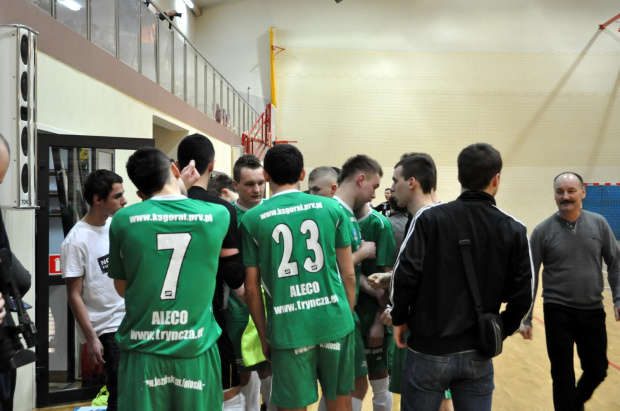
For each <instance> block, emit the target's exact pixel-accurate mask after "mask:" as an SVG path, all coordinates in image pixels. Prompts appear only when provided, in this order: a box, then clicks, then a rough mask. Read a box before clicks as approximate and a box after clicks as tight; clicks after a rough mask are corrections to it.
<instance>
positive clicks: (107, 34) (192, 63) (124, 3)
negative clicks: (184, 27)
mask: <svg viewBox="0 0 620 411" xmlns="http://www.w3.org/2000/svg"><path fill="white" fill-rule="evenodd" d="M28 2H29V3H31V4H34V5H35V6H37V7H39V8H40V9H42V10H44V11H45V12H47V13H49V14H50V15H51V16H52V17H54V18H56V20H58V21H60V22H61V23H63V24H64V25H66V26H67V27H69V28H70V29H72V30H73V31H75V32H76V33H78V34H80V35H81V36H83V37H85V38H87V39H88V40H90V41H91V42H92V43H94V44H96V45H98V46H99V47H101V48H102V49H104V50H106V51H107V52H108V53H110V54H112V55H113V56H115V57H116V58H118V59H120V60H121V61H123V62H124V63H125V64H127V65H128V66H130V67H132V68H133V69H134V70H136V71H138V72H140V73H142V75H144V76H146V77H148V78H149V79H151V80H152V81H154V82H155V83H157V84H159V85H160V86H161V87H163V88H165V89H166V90H168V91H169V92H171V93H173V94H174V95H176V96H177V97H179V98H180V99H182V100H184V101H185V102H187V103H188V104H189V105H191V106H192V107H195V108H196V109H198V110H199V111H200V112H202V113H204V114H206V115H207V116H209V117H210V118H212V119H214V120H215V121H217V122H218V123H220V124H222V125H223V126H225V127H227V128H229V129H230V130H231V131H233V132H234V133H235V134H237V135H239V136H241V135H242V134H243V133H247V132H248V131H249V129H250V128H251V127H252V125H253V124H254V123H255V122H256V120H257V119H258V118H259V116H260V114H259V113H258V112H257V111H256V110H254V109H253V108H252V107H251V106H250V104H249V102H248V101H247V100H246V99H244V98H243V97H242V96H241V94H240V93H239V92H237V91H236V90H235V89H234V88H233V86H232V85H231V84H230V83H229V82H228V81H226V79H225V78H224V76H222V75H221V74H220V73H219V72H218V71H217V70H216V69H215V68H214V67H213V66H212V65H211V64H209V62H208V61H207V59H206V58H205V57H204V56H203V55H202V54H201V53H200V52H199V51H198V50H197V49H196V47H194V46H193V45H192V43H191V42H190V41H189V39H188V38H187V37H186V36H185V35H184V34H183V33H182V32H181V31H180V30H179V29H178V28H177V27H176V26H175V24H174V22H173V21H171V20H170V19H169V18H168V16H166V13H165V11H163V10H159V9H158V8H157V6H156V5H154V4H153V3H150V6H149V5H148V4H146V3H148V2H144V1H139V0H28ZM184 18H185V17H184Z"/></svg>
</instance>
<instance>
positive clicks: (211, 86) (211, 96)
mask: <svg viewBox="0 0 620 411" xmlns="http://www.w3.org/2000/svg"><path fill="white" fill-rule="evenodd" d="M206 72H207V80H206V83H207V87H206V89H207V90H206V91H205V93H206V94H207V103H206V104H207V116H209V117H210V118H215V79H214V76H215V74H214V72H213V67H211V66H209V65H207V68H206Z"/></svg>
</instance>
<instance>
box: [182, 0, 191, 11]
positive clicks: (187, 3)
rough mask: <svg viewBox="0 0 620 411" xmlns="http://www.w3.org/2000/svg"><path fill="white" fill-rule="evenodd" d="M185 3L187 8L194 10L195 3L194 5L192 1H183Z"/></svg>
mask: <svg viewBox="0 0 620 411" xmlns="http://www.w3.org/2000/svg"><path fill="white" fill-rule="evenodd" d="M183 1H184V2H185V5H186V6H187V7H189V8H190V9H193V8H194V3H192V0H183Z"/></svg>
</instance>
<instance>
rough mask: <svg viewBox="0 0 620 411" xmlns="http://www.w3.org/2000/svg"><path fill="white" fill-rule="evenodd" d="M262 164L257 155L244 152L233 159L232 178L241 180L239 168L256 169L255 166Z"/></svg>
mask: <svg viewBox="0 0 620 411" xmlns="http://www.w3.org/2000/svg"><path fill="white" fill-rule="evenodd" d="M262 167H263V165H262V164H261V163H260V160H259V159H258V157H256V156H255V155H254V154H244V155H242V156H241V157H239V158H238V159H237V161H235V165H234V166H233V180H235V181H236V182H237V183H240V182H241V169H242V168H249V169H250V170H256V169H257V168H262Z"/></svg>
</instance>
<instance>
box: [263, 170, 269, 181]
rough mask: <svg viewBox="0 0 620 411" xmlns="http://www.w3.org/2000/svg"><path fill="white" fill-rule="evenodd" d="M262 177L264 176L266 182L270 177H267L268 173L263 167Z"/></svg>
mask: <svg viewBox="0 0 620 411" xmlns="http://www.w3.org/2000/svg"><path fill="white" fill-rule="evenodd" d="M263 177H265V182H266V183H268V182H269V181H271V179H270V178H269V174H268V173H267V172H266V171H265V169H264V168H263Z"/></svg>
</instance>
